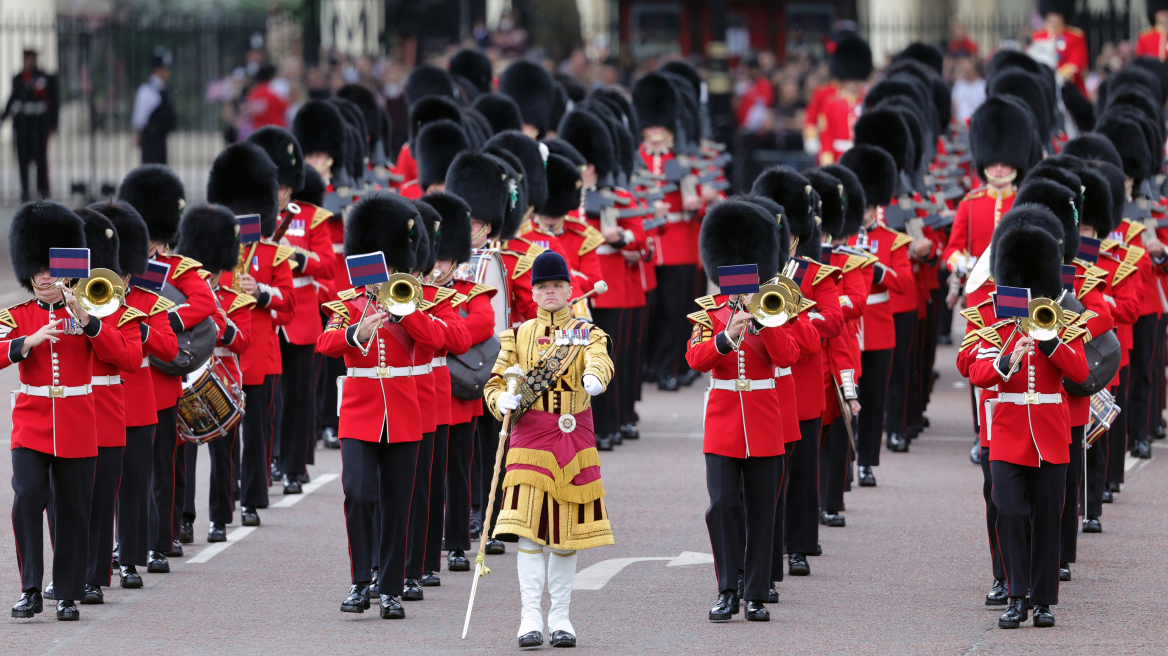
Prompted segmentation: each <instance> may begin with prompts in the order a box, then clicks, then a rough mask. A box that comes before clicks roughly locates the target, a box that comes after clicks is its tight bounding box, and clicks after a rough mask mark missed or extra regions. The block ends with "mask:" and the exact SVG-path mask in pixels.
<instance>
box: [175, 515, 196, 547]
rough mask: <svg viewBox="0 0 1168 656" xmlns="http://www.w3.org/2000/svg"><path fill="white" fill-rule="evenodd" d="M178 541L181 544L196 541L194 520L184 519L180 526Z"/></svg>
mask: <svg viewBox="0 0 1168 656" xmlns="http://www.w3.org/2000/svg"><path fill="white" fill-rule="evenodd" d="M178 541H179V543H181V544H190V543H192V542H194V541H195V524H194V522H188V521H185V520H184V521H183V523H182V524H180V525H179V527H178Z"/></svg>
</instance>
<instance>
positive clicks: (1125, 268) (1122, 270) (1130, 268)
mask: <svg viewBox="0 0 1168 656" xmlns="http://www.w3.org/2000/svg"><path fill="white" fill-rule="evenodd" d="M1136 271H1138V269H1136V267H1135V265H1134V264H1128V263H1127V262H1120V263H1119V266H1118V267H1116V269H1115V275H1113V276H1112V277H1111V284H1112V286H1115V285H1118V284H1119V283H1120V281H1121V280H1123V279H1124V278H1127V277H1128V276H1130V275H1131V274H1133V273H1135V272H1136Z"/></svg>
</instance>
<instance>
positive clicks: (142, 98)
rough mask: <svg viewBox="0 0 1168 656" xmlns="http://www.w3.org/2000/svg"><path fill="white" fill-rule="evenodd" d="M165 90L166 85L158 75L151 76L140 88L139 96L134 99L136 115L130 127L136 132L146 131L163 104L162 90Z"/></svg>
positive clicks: (132, 118) (131, 120) (131, 119)
mask: <svg viewBox="0 0 1168 656" xmlns="http://www.w3.org/2000/svg"><path fill="white" fill-rule="evenodd" d="M165 88H166V83H165V82H163V81H162V79H161V78H159V77H158V76H157V75H151V76H150V79H149V80H146V81H145V82H143V83H142V86H140V87H138V95H137V96H135V97H134V114H133V116H132V117H131V118H130V127H132V128H134V132H141V131H142V130H144V129H146V123H148V122H149V121H150V115H151V114H153V113H154V110H156V109H158V106H159V105H161V104H162V90H163V89H165Z"/></svg>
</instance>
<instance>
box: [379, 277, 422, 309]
mask: <svg viewBox="0 0 1168 656" xmlns="http://www.w3.org/2000/svg"><path fill="white" fill-rule="evenodd" d="M377 298H378V300H380V301H381V304H382V305H383V306H385V309H386V311H387V312H389V313H390V314H392V315H394V316H396V317H404V316H406V315H407V314H412V313H413V312H414V311H415V310H417V309H418V305H419V304H421V302H422V300H423V296H422V283H420V282H418V279H417V278H415V277H413V276H411V275H410V274H408V273H395V274H393V275H392V276H390V277H389V280H388V281H386V282H385V283H382V285H381V289H380V290H379V291H378V292H377Z"/></svg>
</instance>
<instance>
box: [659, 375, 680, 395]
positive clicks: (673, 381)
mask: <svg viewBox="0 0 1168 656" xmlns="http://www.w3.org/2000/svg"><path fill="white" fill-rule="evenodd" d="M680 386H681V383H679V382H678V381H677V378H676V377H675V376H666V377H664V378H658V379H657V389H659V390H661V391H662V392H676V391H677V388H678V387H680Z"/></svg>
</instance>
